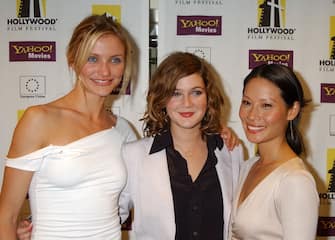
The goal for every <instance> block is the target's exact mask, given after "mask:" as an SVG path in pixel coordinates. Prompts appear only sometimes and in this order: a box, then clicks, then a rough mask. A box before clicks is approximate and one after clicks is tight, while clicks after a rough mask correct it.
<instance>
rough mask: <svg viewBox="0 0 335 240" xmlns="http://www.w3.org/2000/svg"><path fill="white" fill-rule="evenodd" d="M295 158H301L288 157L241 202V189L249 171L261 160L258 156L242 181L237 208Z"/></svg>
mask: <svg viewBox="0 0 335 240" xmlns="http://www.w3.org/2000/svg"><path fill="white" fill-rule="evenodd" d="M294 159H299V157H293V158H290V159H288V160H287V161H285V162H283V163H281V164H280V165H278V166H277V167H276V168H274V169H273V170H272V171H271V172H270V173H269V174H268V175H266V176H265V177H264V178H263V179H262V180H261V181H260V182H259V183H258V184H257V185H256V186H255V187H254V189H253V190H252V191H251V192H250V193H249V194H248V195H247V196H246V198H244V200H243V201H242V202H240V203H239V199H240V195H241V191H242V188H243V185H244V182H245V180H246V178H247V177H248V174H249V171H250V169H251V168H252V166H254V165H255V164H256V163H257V162H258V161H259V160H260V158H259V157H258V158H257V160H255V161H254V162H253V163H252V164H251V165H250V166H249V168H248V173H247V174H246V175H245V176H244V177H243V181H242V182H241V185H240V188H239V190H238V195H237V198H236V210H238V209H239V208H240V207H242V206H243V205H244V204H245V202H247V201H248V199H249V198H250V196H251V195H252V194H253V193H254V192H255V191H257V189H258V188H260V187H261V186H262V185H264V183H265V182H267V181H268V179H269V178H270V177H271V176H272V175H274V174H275V173H276V172H278V171H279V170H280V169H281V168H283V167H284V166H285V165H286V164H288V163H289V162H291V161H293V160H294Z"/></svg>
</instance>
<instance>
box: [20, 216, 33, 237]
mask: <svg viewBox="0 0 335 240" xmlns="http://www.w3.org/2000/svg"><path fill="white" fill-rule="evenodd" d="M32 229H33V224H32V222H30V221H29V220H22V221H21V222H20V223H19V224H18V226H17V229H16V235H17V238H18V239H19V240H30V238H31V230H32Z"/></svg>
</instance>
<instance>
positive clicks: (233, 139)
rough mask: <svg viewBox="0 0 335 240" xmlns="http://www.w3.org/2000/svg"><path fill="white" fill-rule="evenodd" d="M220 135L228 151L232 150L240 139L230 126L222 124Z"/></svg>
mask: <svg viewBox="0 0 335 240" xmlns="http://www.w3.org/2000/svg"><path fill="white" fill-rule="evenodd" d="M221 137H222V139H223V141H224V143H225V144H226V146H227V148H228V149H229V151H232V150H233V149H234V148H235V147H236V146H238V145H239V144H240V139H239V138H238V136H237V135H236V134H235V133H234V131H233V130H232V129H231V128H229V127H227V126H222V130H221Z"/></svg>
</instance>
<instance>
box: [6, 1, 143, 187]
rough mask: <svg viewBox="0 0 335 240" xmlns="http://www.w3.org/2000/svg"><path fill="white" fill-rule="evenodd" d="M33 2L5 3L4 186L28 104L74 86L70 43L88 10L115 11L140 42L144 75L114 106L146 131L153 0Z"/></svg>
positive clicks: (44, 100)
mask: <svg viewBox="0 0 335 240" xmlns="http://www.w3.org/2000/svg"><path fill="white" fill-rule="evenodd" d="M28 2H29V1H25V0H21V1H12V0H4V1H2V4H1V8H0V19H1V21H0V52H1V53H2V54H0V71H1V73H2V78H1V79H2V87H1V88H0V106H1V129H2V130H1V137H0V139H1V142H0V153H1V159H0V179H1V180H0V185H1V182H2V173H3V159H4V157H5V156H6V154H7V151H8V147H9V145H10V141H11V137H12V133H13V130H14V127H15V125H16V123H17V120H18V117H19V115H20V114H21V113H22V112H23V111H24V109H25V108H26V107H28V106H30V105H36V104H41V103H46V102H49V101H51V100H54V99H55V98H58V97H60V96H62V95H64V94H65V93H67V92H68V91H69V90H70V89H71V88H72V84H73V83H74V79H73V76H71V74H70V71H69V70H68V67H67V63H66V57H65V51H66V46H67V43H68V41H69V39H70V36H71V34H72V31H73V29H74V27H75V26H76V25H77V24H78V23H79V22H80V21H81V20H82V19H83V18H84V17H86V16H87V15H90V14H92V13H96V14H102V13H105V12H106V13H107V14H110V15H113V16H115V17H116V18H117V19H118V20H119V21H121V23H122V24H123V25H124V26H125V27H126V28H127V29H128V31H129V32H130V34H131V35H132V37H133V38H134V41H135V42H136V45H137V51H136V54H137V56H138V57H137V58H138V60H139V66H138V74H137V76H136V79H132V82H131V85H130V86H131V87H130V89H129V91H128V94H127V95H122V96H120V97H117V96H114V97H112V98H115V100H114V101H113V105H112V106H111V107H112V110H113V111H114V112H115V114H119V115H121V116H124V117H125V118H127V119H128V120H129V121H131V122H132V123H133V124H134V127H135V128H136V129H138V130H139V132H140V131H141V123H140V122H139V121H138V120H139V118H140V117H141V116H142V114H143V111H144V106H145V97H144V96H145V91H146V87H147V82H148V77H149V70H148V69H149V67H148V61H149V60H148V55H149V53H148V44H149V41H148V36H149V22H148V19H149V2H148V1H146V0H137V1H132V0H108V1H107V0H100V1H93V0H71V1H67V0H57V1H51V0H40V1H39V3H40V4H39V6H34V5H33V2H34V1H30V2H31V4H27V3H28ZM20 3H22V4H23V5H22V7H21V8H20ZM26 4H27V5H26ZM28 5H29V6H28ZM55 128H57V126H55Z"/></svg>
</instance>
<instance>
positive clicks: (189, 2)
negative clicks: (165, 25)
mask: <svg viewBox="0 0 335 240" xmlns="http://www.w3.org/2000/svg"><path fill="white" fill-rule="evenodd" d="M334 1H335V0H334ZM175 5H181V6H221V5H223V0H175Z"/></svg>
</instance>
